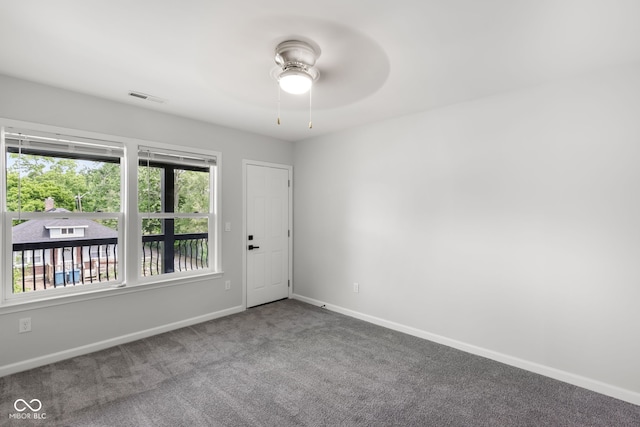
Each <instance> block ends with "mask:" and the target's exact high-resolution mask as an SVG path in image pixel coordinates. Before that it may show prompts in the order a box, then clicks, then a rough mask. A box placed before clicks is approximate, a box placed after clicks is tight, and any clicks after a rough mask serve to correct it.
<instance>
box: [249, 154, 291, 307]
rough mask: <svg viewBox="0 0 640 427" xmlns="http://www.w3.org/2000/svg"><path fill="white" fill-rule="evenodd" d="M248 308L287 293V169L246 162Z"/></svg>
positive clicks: (285, 295)
mask: <svg viewBox="0 0 640 427" xmlns="http://www.w3.org/2000/svg"><path fill="white" fill-rule="evenodd" d="M246 173H247V176H246V185H247V187H246V188H247V190H246V197H247V200H246V205H245V206H246V209H247V212H246V221H247V224H246V231H247V235H246V236H245V238H246V240H245V251H246V254H247V257H246V268H247V272H246V278H247V307H253V306H256V305H260V304H265V303H267V302H271V301H276V300H279V299H283V298H287V297H288V296H289V170H288V169H283V168H278V167H269V166H258V165H252V164H247V168H246Z"/></svg>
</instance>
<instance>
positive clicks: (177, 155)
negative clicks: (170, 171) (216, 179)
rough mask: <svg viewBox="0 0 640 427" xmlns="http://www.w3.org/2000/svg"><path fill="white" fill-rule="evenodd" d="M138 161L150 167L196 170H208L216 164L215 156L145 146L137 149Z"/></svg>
mask: <svg viewBox="0 0 640 427" xmlns="http://www.w3.org/2000/svg"><path fill="white" fill-rule="evenodd" d="M138 159H139V161H140V164H142V165H146V164H147V162H149V164H150V165H151V166H153V165H154V164H158V165H173V166H182V167H186V168H198V169H202V168H206V169H208V168H209V167H211V166H215V165H216V164H217V159H216V156H209V155H206V154H201V153H192V152H186V151H184V152H183V151H173V150H164V149H158V148H155V147H145V146H139V147H138Z"/></svg>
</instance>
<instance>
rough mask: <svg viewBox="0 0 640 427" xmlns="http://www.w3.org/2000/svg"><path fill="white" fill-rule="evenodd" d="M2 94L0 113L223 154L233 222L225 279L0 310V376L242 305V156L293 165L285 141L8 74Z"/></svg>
mask: <svg viewBox="0 0 640 427" xmlns="http://www.w3.org/2000/svg"><path fill="white" fill-rule="evenodd" d="M0 94H1V96H0V117H4V118H9V119H15V120H23V121H28V122H35V123H41V124H48V125H53V126H57V127H66V128H71V129H81V130H85V131H91V132H98V133H104V134H109V135H117V136H125V137H131V138H139V139H144V140H151V141H157V142H163V143H171V144H176V145H182V146H193V147H199V148H209V149H212V150H214V151H220V152H222V165H221V168H222V179H221V181H222V201H221V213H222V221H223V222H231V223H232V231H230V232H223V235H222V268H223V270H224V277H223V278H220V279H216V280H207V281H201V280H193V281H186V280H185V283H184V284H183V285H182V286H174V287H165V288H162V289H155V290H150V291H149V290H148V291H142V292H134V293H125V292H123V294H122V295H119V296H111V297H107V298H100V299H95V300H91V301H84V302H79V303H74V304H64V305H58V306H54V307H48V308H40V309H29V310H26V311H15V310H13V309H12V310H11V311H9V312H7V311H6V310H5V311H3V310H2V309H0V349H1V351H0V375H1V374H2V373H8V372H11V371H14V370H16V369H20V368H24V367H30V366H31V365H30V366H23V365H20V362H22V361H25V360H32V361H33V363H32V365H33V364H38V363H40V362H47V361H51V358H47V356H48V355H51V354H53V353H56V352H63V354H61V355H58V356H56V357H64V356H66V355H70V354H72V353H73V351H74V350H73V349H78V348H79V347H82V346H88V347H84V348H79V349H78V350H77V352H82V351H83V350H86V349H93V348H94V347H92V346H93V345H95V344H96V343H100V342H103V341H104V342H105V343H106V344H109V343H114V342H115V341H113V340H117V339H119V337H120V338H121V337H123V336H125V337H129V338H131V337H135V336H137V335H136V334H140V333H141V331H151V332H157V331H159V330H160V329H161V328H162V327H164V326H165V325H170V327H172V324H174V325H173V326H175V323H180V322H184V321H187V320H189V319H193V318H203V317H207V316H211V315H216V314H225V313H228V312H230V311H233V310H234V309H238V307H241V306H242V289H241V286H242V250H243V242H244V239H242V236H241V233H242V159H245V158H248V159H253V160H261V161H265V162H274V163H282V164H291V163H292V144H291V143H288V142H282V141H278V140H275V139H270V138H266V137H262V136H258V135H254V134H249V133H244V132H240V131H236V130H232V129H228V128H224V127H220V126H214V125H211V124H207V123H203V122H198V121H193V120H188V119H184V118H180V117H176V116H170V115H166V114H162V113H159V112H154V111H150V110H145V109H141V108H137V107H134V106H130V105H127V104H120V103H116V102H111V101H107V100H101V99H98V98H94V97H91V96H86V95H81V94H78V93H74V92H69V91H65V90H60V89H55V88H51V87H47V86H43V85H38V84H34V83H29V82H26V81H23V80H18V79H14V78H9V77H6V76H0ZM3 173H4V172H3ZM225 280H231V283H232V289H231V290H230V291H225V290H224V281H225ZM126 292H129V290H127V291H126ZM22 317H31V319H32V326H33V331H32V332H30V333H26V334H18V319H20V318H22ZM158 328H160V329H158ZM38 358H42V359H38ZM15 364H18V365H19V366H16V365H15Z"/></svg>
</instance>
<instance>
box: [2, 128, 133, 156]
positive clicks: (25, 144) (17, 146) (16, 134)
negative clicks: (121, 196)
mask: <svg viewBox="0 0 640 427" xmlns="http://www.w3.org/2000/svg"><path fill="white" fill-rule="evenodd" d="M4 137H5V144H6V146H7V150H8V151H9V152H11V153H17V152H18V151H20V152H22V153H23V154H36V155H42V154H49V155H58V156H61V157H70V158H88V159H101V160H105V161H109V160H110V161H114V160H116V159H119V158H121V157H123V156H124V147H123V145H122V144H119V143H116V142H113V141H105V140H99V139H90V138H82V137H77V136H72V135H61V134H52V133H46V132H37V131H32V130H26V129H25V130H23V129H16V128H6V129H5V132H4Z"/></svg>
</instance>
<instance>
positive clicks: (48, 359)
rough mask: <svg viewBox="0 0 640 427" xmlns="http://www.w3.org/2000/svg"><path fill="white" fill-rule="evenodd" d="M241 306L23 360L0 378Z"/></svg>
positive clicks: (8, 367)
mask: <svg viewBox="0 0 640 427" xmlns="http://www.w3.org/2000/svg"><path fill="white" fill-rule="evenodd" d="M244 310H245V308H244V307H243V306H238V307H231V308H227V309H225V310H220V311H216V312H214V313H209V314H205V315H202V316H197V317H192V318H190V319H185V320H180V321H178V322H173V323H168V324H166V325H162V326H157V327H155V328H150V329H145V330H143V331H138V332H133V333H131V334H127V335H121V336H119V337H115V338H110V339H107V340H104V341H99V342H95V343H91V344H87V345H83V346H80V347H75V348H72V349H69V350H64V351H59V352H57V353H52V354H47V355H45V356H40V357H35V358H33V359H28V360H23V361H21V362H16V363H12V364H9V365H4V366H0V377H4V376H5V375H11V374H15V373H17V372H22V371H26V370H28V369H33V368H37V367H40V366H44V365H48V364H49V363H54V362H59V361H61V360H65V359H70V358H72V357H77V356H82V355H84V354H89V353H93V352H95V351H100V350H104V349H106V348H109V347H113V346H116V345H120V344H126V343H128V342H131V341H135V340H139V339H143V338H147V337H150V336H153V335H158V334H161V333H164V332H169V331H173V330H175V329H180V328H184V327H187V326H191V325H195V324H198V323H202V322H206V321H208V320H213V319H217V318H219V317H224V316H229V315H231V314H235V313H240V312H242V311H244Z"/></svg>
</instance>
